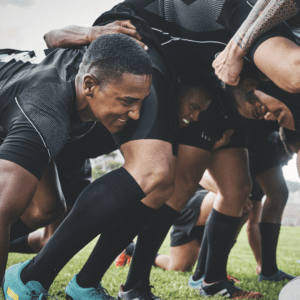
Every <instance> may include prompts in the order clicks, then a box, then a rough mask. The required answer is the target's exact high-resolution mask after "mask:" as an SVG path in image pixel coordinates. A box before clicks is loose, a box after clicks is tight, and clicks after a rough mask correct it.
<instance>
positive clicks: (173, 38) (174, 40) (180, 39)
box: [151, 27, 226, 46]
mask: <svg viewBox="0 0 300 300" xmlns="http://www.w3.org/2000/svg"><path fill="white" fill-rule="evenodd" d="M151 29H152V30H155V31H158V32H160V33H162V34H165V35H169V36H170V38H171V39H170V40H169V41H167V42H165V43H162V44H161V46H164V45H166V44H169V43H171V42H177V41H184V42H191V43H198V44H209V43H210V44H221V45H225V46H226V44H225V43H223V42H218V41H196V40H189V39H183V38H179V37H174V36H171V35H170V33H168V32H163V31H161V30H160V29H157V28H154V27H151Z"/></svg>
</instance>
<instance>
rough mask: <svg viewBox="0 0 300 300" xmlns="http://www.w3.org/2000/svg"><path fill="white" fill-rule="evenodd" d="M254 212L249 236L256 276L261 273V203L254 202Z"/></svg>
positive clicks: (248, 227)
mask: <svg viewBox="0 0 300 300" xmlns="http://www.w3.org/2000/svg"><path fill="white" fill-rule="evenodd" d="M252 205H253V207H252V210H251V212H250V215H249V219H248V222H247V236H248V241H249V244H250V247H251V249H252V252H253V254H254V257H255V260H256V271H255V272H256V274H259V273H261V237H260V232H259V219H260V213H261V202H260V201H255V200H253V201H252Z"/></svg>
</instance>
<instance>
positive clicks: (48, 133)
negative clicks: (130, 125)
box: [0, 35, 152, 277]
mask: <svg viewBox="0 0 300 300" xmlns="http://www.w3.org/2000/svg"><path fill="white" fill-rule="evenodd" d="M116 43H120V44H121V45H123V46H124V47H128V49H129V50H130V51H131V53H132V54H130V55H132V57H131V58H129V57H130V55H128V54H126V55H122V51H121V50H117V49H116V48H115V44H116ZM120 53H121V54H120ZM108 54H109V57H113V60H111V58H107V55H108ZM131 62H132V63H131ZM125 66H126V67H125ZM120 68H123V69H122V70H123V72H120ZM108 70H111V71H108ZM104 71H105V72H104ZM151 72H152V68H151V63H150V60H149V57H148V55H147V54H146V52H145V51H144V49H143V48H141V47H140V46H139V45H138V44H137V43H136V42H135V41H133V40H132V39H131V38H129V37H127V36H125V35H107V36H105V37H100V38H99V39H96V40H95V42H93V43H92V44H91V47H90V48H89V50H88V51H87V52H84V51H83V50H78V49H77V50H72V49H65V50H63V49H55V50H50V51H49V50H45V51H42V52H41V53H36V52H34V51H15V50H11V49H7V50H2V51H1V60H0V76H1V94H0V101H1V103H2V104H1V107H2V108H1V116H0V118H1V120H2V121H1V125H2V127H3V129H4V132H3V134H4V135H5V140H4V142H3V144H2V145H1V146H0V153H1V154H0V157H1V174H2V176H1V186H2V189H1V202H0V203H1V206H0V214H1V218H0V223H1V226H0V240H1V249H0V264H1V266H0V277H2V276H3V273H4V270H5V265H6V260H7V251H8V245H9V229H10V226H11V225H12V224H13V223H14V222H15V221H16V220H18V219H19V218H20V217H21V216H22V214H23V213H24V212H25V211H26V208H27V207H28V206H29V205H30V203H31V200H32V198H33V196H34V194H35V192H36V190H37V187H38V182H39V181H40V180H41V177H42V174H43V170H44V168H45V167H46V166H47V164H48V162H49V161H51V160H52V159H53V158H54V157H55V156H57V154H58V153H59V152H60V150H61V149H62V148H63V146H64V144H65V143H66V142H67V140H68V137H69V136H71V137H72V136H77V135H78V134H80V133H81V134H82V133H85V132H86V131H87V130H88V129H90V127H91V126H92V125H93V124H94V121H99V120H101V121H102V123H103V124H104V125H105V126H106V127H107V128H108V130H109V131H111V132H114V133H117V132H119V131H121V130H122V129H123V127H124V125H125V124H126V123H127V121H128V120H129V119H138V118H139V110H140V106H141V103H142V100H143V99H144V98H145V97H146V96H148V94H149V92H150V85H151ZM101 74H103V75H101ZM104 75H105V76H104ZM110 80H111V83H109V82H110ZM104 82H105V84H106V85H105V87H106V88H105V89H103V88H102V85H101V83H104ZM124 97H129V100H128V99H127V98H126V99H125V98H124ZM87 121H92V122H88V123H85V122H87ZM124 172H127V171H125V169H124ZM53 174H55V173H52V174H50V175H52V177H50V178H51V179H52V180H53V182H52V183H51V184H52V186H53V185H54V183H55V180H56V178H55V177H54V178H53ZM128 174H129V173H128ZM128 176H130V180H131V181H132V180H133V179H131V178H132V176H131V175H128ZM133 181H134V180H133ZM134 182H135V181H134ZM49 189H51V186H49ZM48 192H51V190H50V191H49V190H48ZM142 194H143V193H142Z"/></svg>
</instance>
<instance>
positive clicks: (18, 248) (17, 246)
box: [9, 234, 35, 254]
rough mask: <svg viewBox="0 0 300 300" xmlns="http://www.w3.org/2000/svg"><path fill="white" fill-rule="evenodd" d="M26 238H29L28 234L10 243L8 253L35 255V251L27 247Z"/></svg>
mask: <svg viewBox="0 0 300 300" xmlns="http://www.w3.org/2000/svg"><path fill="white" fill-rule="evenodd" d="M28 236H29V234H27V235H25V236H22V237H20V238H18V239H16V240H13V241H12V242H10V243H9V252H15V253H27V254H31V253H35V251H33V249H31V248H30V247H29V244H28Z"/></svg>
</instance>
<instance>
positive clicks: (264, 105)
mask: <svg viewBox="0 0 300 300" xmlns="http://www.w3.org/2000/svg"><path fill="white" fill-rule="evenodd" d="M247 80H248V83H247ZM245 81H246V82H245ZM250 81H251V82H250ZM257 85H258V81H256V80H252V79H249V78H246V79H244V81H243V82H242V83H241V85H240V86H239V87H238V88H237V89H238V91H237V92H233V93H232V95H233V97H234V98H235V100H236V102H237V104H238V107H237V109H238V111H239V113H240V114H241V115H242V116H243V117H245V118H247V119H256V120H259V119H263V118H264V119H265V120H267V121H276V120H277V122H278V124H279V125H280V126H282V127H285V128H288V129H290V130H295V123H294V118H293V115H292V113H291V111H290V110H289V109H288V107H287V106H286V105H285V104H284V103H282V102H281V101H279V100H278V99H276V98H274V97H271V96H269V95H267V94H265V93H263V92H261V91H259V90H256V87H257Z"/></svg>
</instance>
